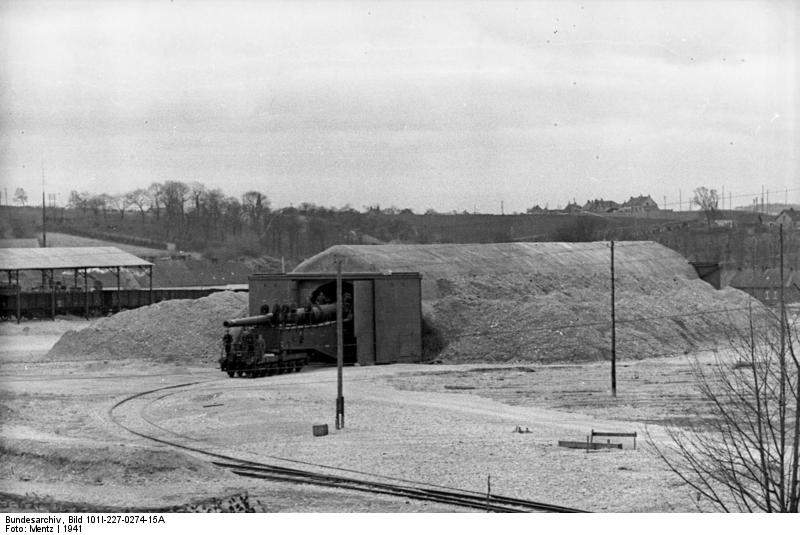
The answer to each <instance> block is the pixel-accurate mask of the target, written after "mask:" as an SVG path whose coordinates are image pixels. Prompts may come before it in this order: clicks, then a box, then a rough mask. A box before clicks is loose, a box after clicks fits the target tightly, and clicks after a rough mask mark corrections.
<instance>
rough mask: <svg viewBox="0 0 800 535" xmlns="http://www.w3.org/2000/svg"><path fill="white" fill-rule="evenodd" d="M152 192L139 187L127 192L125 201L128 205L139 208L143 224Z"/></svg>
mask: <svg viewBox="0 0 800 535" xmlns="http://www.w3.org/2000/svg"><path fill="white" fill-rule="evenodd" d="M150 200H151V197H150V194H149V193H148V192H147V190H145V189H142V188H138V189H135V190H133V191H131V192H128V193H126V194H125V202H126V203H127V205H128V206H135V207H136V208H138V209H139V217H141V221H142V225H144V213H145V212H146V211H147V209H148V208H149V207H150Z"/></svg>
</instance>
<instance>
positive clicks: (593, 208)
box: [583, 199, 619, 214]
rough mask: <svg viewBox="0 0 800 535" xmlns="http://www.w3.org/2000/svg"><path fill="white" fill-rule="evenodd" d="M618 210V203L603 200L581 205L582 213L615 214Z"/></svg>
mask: <svg viewBox="0 0 800 535" xmlns="http://www.w3.org/2000/svg"><path fill="white" fill-rule="evenodd" d="M618 209H619V203H616V202H614V201H605V200H603V199H594V200H593V201H586V204H584V205H583V211H584V212H594V213H598V214H599V213H608V212H616V211H617V210H618Z"/></svg>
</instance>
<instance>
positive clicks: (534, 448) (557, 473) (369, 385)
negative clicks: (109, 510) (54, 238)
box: [0, 322, 694, 512]
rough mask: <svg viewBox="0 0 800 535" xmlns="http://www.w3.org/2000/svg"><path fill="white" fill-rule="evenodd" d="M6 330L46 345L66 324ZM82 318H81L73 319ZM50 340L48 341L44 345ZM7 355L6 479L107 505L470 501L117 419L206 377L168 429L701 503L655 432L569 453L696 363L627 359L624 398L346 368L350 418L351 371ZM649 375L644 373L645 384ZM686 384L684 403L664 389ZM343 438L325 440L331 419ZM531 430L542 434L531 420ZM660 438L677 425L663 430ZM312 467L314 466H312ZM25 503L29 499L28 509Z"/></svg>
mask: <svg viewBox="0 0 800 535" xmlns="http://www.w3.org/2000/svg"><path fill="white" fill-rule="evenodd" d="M39 325H40V327H41V329H40V330H41V332H42V333H43V334H37V332H39V329H38V328H37V324H35V323H31V324H30V325H28V327H29V329H28V331H25V332H22V331H20V332H16V331H14V329H16V328H17V327H14V328H13V329H10V330H5V331H2V332H0V336H5V337H8V339H13V340H16V342H14V343H15V344H17V345H16V346H13V347H17V348H19V347H23V346H24V343H23V342H19V339H20V338H22V337H26V339H28V340H39V342H40V343H41V344H42V345H43V346H46V345H47V343H46V337H48V336H53V335H55V334H56V333H55V332H53V331H54V330H55V331H57V328H56V327H55V326H54V325H55V324H54V323H53V322H41V323H40V324H39ZM69 327H71V326H70V325H65V326H64V328H69ZM37 343H38V342H37ZM36 347H37V348H38V349H36V350H30V351H28V352H24V351H23V352H21V353H20V351H17V350H14V349H11V350H4V351H3V352H2V353H0V356H1V357H2V361H0V416H2V420H1V423H2V427H0V455H1V457H0V458H1V459H2V463H0V466H2V469H0V484H2V488H3V490H4V491H5V492H7V493H12V494H14V495H19V496H23V495H25V494H27V493H35V494H36V495H38V496H44V497H48V498H49V499H56V500H61V501H71V502H76V501H77V502H85V503H90V504H96V505H98V506H114V507H120V508H122V507H137V506H139V507H163V506H171V505H176V504H185V503H194V502H197V501H201V500H204V499H209V498H213V497H220V496H230V495H232V494H236V493H241V492H247V493H249V495H250V496H251V497H253V498H254V499H257V500H259V502H260V504H261V505H260V507H262V510H267V511H320V512H321V511H363V512H367V511H383V512H422V511H452V510H454V509H453V508H452V507H444V506H436V505H427V504H420V503H416V502H410V503H407V502H406V501H405V500H399V499H390V498H373V497H365V496H364V495H363V494H358V493H352V492H350V493H347V492H339V491H331V490H324V489H316V488H311V487H307V488H303V487H295V486H287V485H278V484H274V483H262V482H252V481H248V480H243V479H241V478H238V477H235V476H233V475H231V474H229V473H227V472H223V471H221V470H218V469H216V468H212V467H209V466H208V465H207V464H205V463H201V462H199V461H198V460H197V459H194V458H192V457H190V456H187V455H185V454H183V453H180V452H176V451H173V450H171V449H169V448H166V447H161V446H154V445H153V444H149V443H147V442H145V441H144V440H143V439H139V438H137V437H134V436H132V435H130V433H128V432H127V431H125V430H123V429H121V428H119V427H117V426H116V425H115V424H113V422H111V421H110V420H109V418H108V410H109V408H110V407H111V406H112V405H113V404H114V403H115V402H116V401H118V400H120V399H122V398H124V397H126V396H128V395H131V394H133V393H137V392H142V391H145V390H150V389H154V388H158V387H161V386H167V385H170V384H180V383H185V382H191V381H209V380H210V381H212V382H209V383H206V384H203V385H197V386H195V387H192V388H190V389H187V390H176V391H173V393H172V394H171V395H169V396H166V397H163V398H161V399H159V400H157V401H154V402H152V403H150V404H149V405H148V406H147V409H146V412H145V415H146V416H147V417H148V418H150V419H151V420H152V421H154V422H157V423H158V424H159V425H161V426H163V427H165V428H166V429H169V430H172V431H174V432H177V433H182V434H187V435H190V436H192V437H194V438H196V439H198V440H201V441H203V442H205V443H207V444H213V445H215V446H217V447H220V448H224V449H226V450H228V451H230V452H232V453H235V454H237V455H242V456H250V457H252V458H258V459H261V460H269V459H271V458H274V457H280V458H287V459H292V460H294V461H299V462H303V463H310V464H312V465H330V466H336V467H339V468H342V469H345V470H352V471H358V472H368V473H370V474H381V475H384V476H387V477H392V478H398V479H408V480H415V481H423V482H427V483H432V484H440V485H446V486H453V487H459V488H463V489H470V490H475V491H485V490H486V485H487V478H488V477H489V476H491V485H492V492H493V493H496V494H502V495H508V496H517V497H521V498H526V499H531V500H539V501H544V502H550V503H556V504H560V505H565V506H571V507H577V508H583V509H589V510H593V511H608V512H616V511H637V512H645V511H662V512H667V511H693V510H694V505H693V502H692V499H691V497H690V496H689V495H688V494H687V493H686V491H685V488H684V487H682V486H680V485H679V484H678V482H677V481H675V479H674V478H673V477H672V476H671V475H670V474H669V473H668V472H666V471H665V470H664V468H663V467H662V466H661V465H660V464H659V463H658V461H657V459H656V458H655V457H654V455H653V453H652V452H651V451H649V449H648V448H647V447H646V446H645V444H644V442H645V441H644V440H641V439H640V440H639V441H638V443H637V446H638V447H637V449H636V450H633V449H631V447H630V446H631V443H630V442H625V449H624V450H622V451H613V452H612V451H599V452H591V453H587V452H585V451H582V450H570V449H564V448H559V447H558V446H557V442H558V440H582V439H584V438H585V437H586V435H587V434H588V433H589V431H590V430H591V429H593V428H594V429H604V430H605V429H613V430H624V431H632V430H636V431H639V432H642V431H643V430H644V423H646V422H651V423H652V422H660V421H663V420H665V419H668V418H670V417H673V416H674V415H675V414H676V413H680V412H681V410H680V406H674V403H675V402H676V400H683V402H684V403H689V404H690V403H692V398H691V395H690V392H689V389H688V388H687V377H686V367H687V366H688V363H687V362H686V360H685V359H677V358H674V359H655V360H653V361H627V362H622V363H621V364H620V376H619V377H620V380H619V391H620V397H619V398H618V399H617V400H616V401H615V400H613V399H612V398H611V397H610V396H609V395H608V392H607V385H606V380H607V368H606V367H604V365H603V364H602V363H599V364H576V365H568V366H565V365H536V366H532V365H530V364H524V365H522V364H514V365H504V366H499V365H497V366H487V365H466V364H462V365H392V366H380V367H363V368H359V367H350V368H347V369H346V370H345V372H344V377H345V392H344V395H345V401H346V417H347V419H346V424H347V425H346V427H345V429H344V430H341V431H335V430H333V420H334V400H335V395H336V393H335V384H336V383H335V370H334V369H330V368H316V369H307V370H304V371H303V372H302V373H299V374H290V375H282V376H274V377H266V378H261V379H251V380H245V379H228V378H227V377H225V376H224V375H223V374H221V373H220V372H219V371H218V370H215V369H212V368H209V367H196V366H192V365H186V364H182V365H167V364H157V363H152V362H143V361H139V360H136V359H131V358H128V359H122V360H116V361H102V360H92V361H59V362H47V361H43V356H44V351H45V349H43V348H39V346H36ZM637 376H638V379H637ZM665 393H672V397H671V398H667V397H665V396H664V394H665ZM319 423H327V424H329V427H330V428H331V434H329V435H328V436H325V437H313V436H312V433H311V427H312V425H314V424H319ZM517 426H522V427H523V428H529V429H530V431H531V432H530V433H524V434H520V433H515V432H513V431H514V429H515V428H516V427H517ZM650 430H652V431H654V432H655V436H656V437H658V436H659V433H658V430H659V427H658V426H653V425H651V426H650ZM301 466H306V467H308V465H301ZM11 510H13V508H12V509H11Z"/></svg>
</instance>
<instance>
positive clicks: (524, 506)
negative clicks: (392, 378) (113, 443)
mask: <svg viewBox="0 0 800 535" xmlns="http://www.w3.org/2000/svg"><path fill="white" fill-rule="evenodd" d="M207 382H212V381H198V382H192V383H182V384H177V385H170V386H166V387H162V388H157V389H153V390H148V391H146V392H140V393H138V394H134V395H132V396H128V397H127V398H125V399H122V400H120V401H119V402H117V403H116V404H114V405H113V406H112V407H111V408H110V409H109V411H108V415H109V418H110V420H111V421H113V422H114V423H115V424H116V425H118V426H120V427H122V428H123V429H125V430H127V431H128V432H130V433H133V434H134V435H136V436H139V437H141V438H144V439H147V440H150V441H154V442H157V443H159V444H163V445H168V446H171V447H174V448H177V449H181V450H184V451H189V452H192V453H195V454H200V455H202V456H204V457H206V458H209V459H213V460H212V461H211V462H212V464H214V465H216V466H218V467H220V468H224V469H226V470H230V471H231V472H232V473H234V474H236V475H238V476H242V477H247V478H251V479H261V480H270V481H278V482H283V483H292V484H303V485H315V486H322V487H329V488H336V489H342V490H352V491H359V492H365V493H369V494H379V495H388V496H396V497H403V498H408V499H414V500H419V501H425V502H435V503H441V504H448V505H453V506H458V507H465V508H470V509H475V510H481V511H487V512H497V513H526V512H551V513H585V512H588V511H583V510H580V509H573V508H570V507H563V506H559V505H553V504H548V503H543V502H535V501H530V500H522V499H518V498H511V497H507V496H499V495H495V494H482V493H478V492H473V491H468V490H463V489H456V488H450V487H444V486H438V485H430V484H425V483H421V482H409V481H406V480H403V483H402V484H401V483H396V482H387V481H398V480H396V479H395V478H390V477H387V476H381V475H379V474H369V475H370V477H371V479H364V478H355V477H346V476H339V475H334V474H331V473H325V472H319V471H311V470H301V469H297V468H290V467H288V466H281V465H276V464H266V463H262V462H257V461H251V460H247V459H242V458H239V457H233V456H230V455H225V454H222V453H218V452H214V451H212V450H210V449H208V448H207V447H199V446H190V445H188V444H183V443H180V442H177V441H176V440H177V439H178V438H182V439H187V440H192V441H195V439H193V438H191V437H187V436H185V435H181V434H178V433H174V432H172V431H170V430H168V429H165V428H163V427H161V426H158V425H157V424H155V423H153V422H150V421H149V420H147V418H145V417H144V416H143V415H142V414H141V413H142V411H143V409H140V410H139V411H138V417H140V418H142V420H143V421H144V422H146V423H147V424H148V425H150V426H152V427H154V428H155V429H157V430H158V431H159V432H161V433H165V434H168V435H170V437H171V438H164V437H158V436H155V435H154V434H153V433H152V432H144V431H141V430H137V429H134V428H133V427H132V426H131V425H127V424H125V423H123V422H122V419H121V418H120V417H119V415H117V414H115V411H118V410H119V409H120V408H121V407H123V406H125V405H127V404H129V403H131V402H133V401H134V400H141V399H143V398H145V397H146V396H150V395H153V394H164V393H165V392H170V393H174V392H175V391H177V390H179V389H181V388H189V387H193V386H198V385H201V384H205V383H207ZM162 397H163V396H162ZM159 399H160V398H159ZM276 459H277V458H276ZM280 460H282V461H285V462H289V463H300V461H293V460H291V459H280ZM302 464H309V463H302ZM325 468H333V469H334V470H342V471H348V470H346V469H338V468H335V467H325ZM381 480H383V481H381Z"/></svg>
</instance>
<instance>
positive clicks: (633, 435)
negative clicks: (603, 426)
mask: <svg viewBox="0 0 800 535" xmlns="http://www.w3.org/2000/svg"><path fill="white" fill-rule="evenodd" d="M594 437H628V438H632V439H633V449H636V431H634V432H633V433H618V432H608V431H595V430H594V429H592V434H591V436H590V438H589V442H594Z"/></svg>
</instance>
